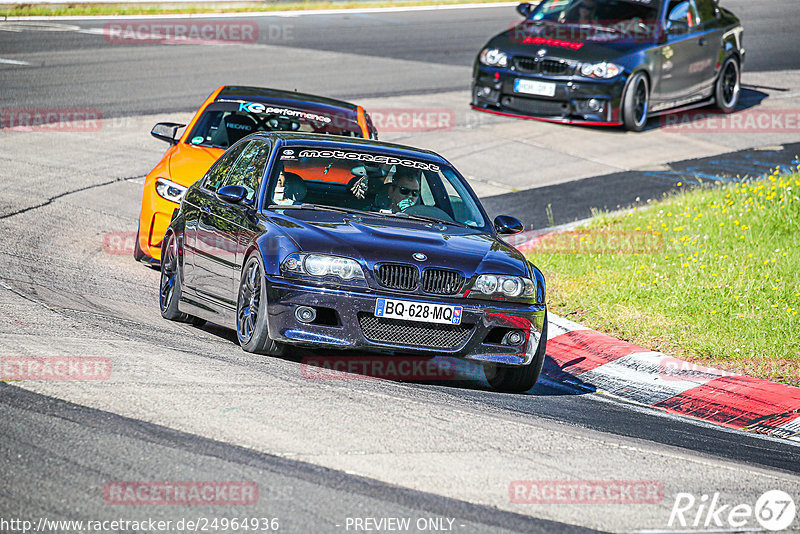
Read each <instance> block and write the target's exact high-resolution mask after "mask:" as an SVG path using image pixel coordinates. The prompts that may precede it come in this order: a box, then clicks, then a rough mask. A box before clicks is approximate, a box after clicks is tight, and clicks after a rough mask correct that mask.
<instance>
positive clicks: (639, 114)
mask: <svg viewBox="0 0 800 534" xmlns="http://www.w3.org/2000/svg"><path fill="white" fill-rule="evenodd" d="M649 105H650V83H649V82H648V81H647V76H645V75H644V73H642V72H637V73H636V74H634V75H633V77H632V78H631V81H630V82H629V83H628V87H627V88H626V89H625V95H624V96H623V97H622V123H623V124H624V125H625V129H626V130H629V131H632V132H641V131H642V130H644V127H645V126H646V125H647V118H648V112H649V110H648V106H649Z"/></svg>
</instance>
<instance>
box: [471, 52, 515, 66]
mask: <svg viewBox="0 0 800 534" xmlns="http://www.w3.org/2000/svg"><path fill="white" fill-rule="evenodd" d="M478 57H479V58H480V62H481V63H483V64H484V65H487V66H489V67H508V56H507V55H506V53H505V52H503V51H502V50H499V49H497V48H484V49H483V50H482V51H481V54H480V56H478Z"/></svg>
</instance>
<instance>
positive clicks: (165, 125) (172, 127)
mask: <svg viewBox="0 0 800 534" xmlns="http://www.w3.org/2000/svg"><path fill="white" fill-rule="evenodd" d="M184 126H186V125H185V124H178V123H177V122H159V123H158V124H156V125H155V126H153V129H152V130H151V131H150V135H152V136H153V137H155V138H156V139H160V140H162V141H166V142H167V143H169V144H171V145H176V144H178V140H177V139H175V136H176V135H177V134H178V130H180V129H181V128H183V127H184Z"/></svg>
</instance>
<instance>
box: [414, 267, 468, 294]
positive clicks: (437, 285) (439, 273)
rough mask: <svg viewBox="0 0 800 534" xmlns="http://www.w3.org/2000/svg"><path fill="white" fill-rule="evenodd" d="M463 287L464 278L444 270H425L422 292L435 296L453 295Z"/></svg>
mask: <svg viewBox="0 0 800 534" xmlns="http://www.w3.org/2000/svg"><path fill="white" fill-rule="evenodd" d="M462 287H464V276H463V275H462V274H461V273H458V272H456V271H448V270H445V269H425V272H424V273H423V274H422V290H423V291H424V292H425V293H433V294H435V295H455V294H456V293H458V292H459V291H461V288H462Z"/></svg>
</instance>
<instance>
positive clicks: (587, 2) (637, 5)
mask: <svg viewBox="0 0 800 534" xmlns="http://www.w3.org/2000/svg"><path fill="white" fill-rule="evenodd" d="M657 18H658V0H542V2H541V3H540V4H539V5H538V6H537V7H536V9H534V11H533V12H532V13H531V15H530V17H529V19H528V20H531V21H544V22H548V21H549V22H555V23H559V24H589V25H598V26H611V25H614V24H616V23H619V22H642V23H651V22H652V21H655V20H656V19H657Z"/></svg>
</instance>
